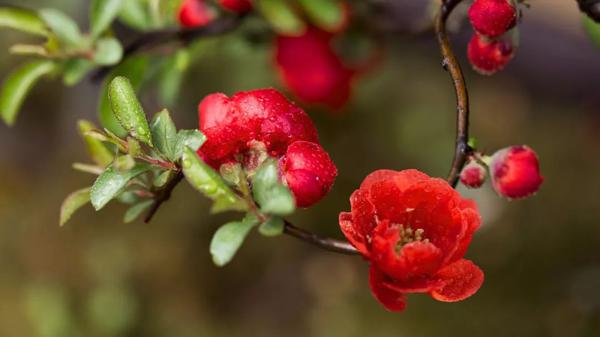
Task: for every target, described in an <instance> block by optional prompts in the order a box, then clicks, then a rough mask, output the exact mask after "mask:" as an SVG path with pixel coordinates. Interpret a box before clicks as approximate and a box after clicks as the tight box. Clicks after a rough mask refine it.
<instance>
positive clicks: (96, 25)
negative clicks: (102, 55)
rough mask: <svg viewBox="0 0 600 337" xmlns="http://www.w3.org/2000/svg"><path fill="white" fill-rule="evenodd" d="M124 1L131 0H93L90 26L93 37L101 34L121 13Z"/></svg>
mask: <svg viewBox="0 0 600 337" xmlns="http://www.w3.org/2000/svg"><path fill="white" fill-rule="evenodd" d="M123 2H132V1H131V0H125V1H123V0H92V4H91V6H90V26H91V34H92V36H93V37H97V36H100V34H102V32H104V31H105V30H106V29H107V28H108V27H110V24H111V23H112V22H113V21H114V19H115V18H116V17H117V15H119V11H120V10H121V7H122V5H123Z"/></svg>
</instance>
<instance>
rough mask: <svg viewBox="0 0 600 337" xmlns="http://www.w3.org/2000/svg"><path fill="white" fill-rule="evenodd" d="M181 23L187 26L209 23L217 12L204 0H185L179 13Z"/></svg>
mask: <svg viewBox="0 0 600 337" xmlns="http://www.w3.org/2000/svg"><path fill="white" fill-rule="evenodd" d="M177 18H178V20H179V24H180V25H181V26H182V27H185V28H197V27H202V26H205V25H207V24H209V23H210V22H211V21H212V20H213V19H214V18H215V13H214V12H213V10H212V9H211V8H210V7H209V6H208V5H207V4H206V2H205V1H204V0H185V1H184V2H183V3H182V4H181V7H179V12H178V14H177Z"/></svg>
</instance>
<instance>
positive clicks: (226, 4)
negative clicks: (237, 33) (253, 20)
mask: <svg viewBox="0 0 600 337" xmlns="http://www.w3.org/2000/svg"><path fill="white" fill-rule="evenodd" d="M219 5H221V7H223V8H224V9H226V10H229V11H232V12H235V13H244V12H248V11H249V10H251V9H252V1H251V0H219Z"/></svg>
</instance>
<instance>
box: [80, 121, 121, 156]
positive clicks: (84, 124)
mask: <svg viewBox="0 0 600 337" xmlns="http://www.w3.org/2000/svg"><path fill="white" fill-rule="evenodd" d="M78 125H79V133H80V134H81V136H82V137H83V139H84V141H85V143H86V148H87V151H88V153H89V155H90V156H91V157H92V160H93V161H94V162H95V163H96V164H98V165H99V166H102V167H106V166H108V164H110V163H111V162H112V161H113V159H114V155H113V152H112V151H110V150H109V149H108V148H107V147H106V146H105V145H104V144H103V143H102V141H100V140H98V139H96V138H94V137H93V136H91V135H89V132H91V131H92V130H94V129H95V126H94V124H92V123H91V122H89V121H86V120H80V121H79V123H78Z"/></svg>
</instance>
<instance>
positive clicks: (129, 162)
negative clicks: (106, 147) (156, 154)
mask: <svg viewBox="0 0 600 337" xmlns="http://www.w3.org/2000/svg"><path fill="white" fill-rule="evenodd" d="M134 166H135V159H133V157H132V156H130V155H128V154H126V155H124V156H119V157H117V158H115V161H114V162H113V167H114V168H115V170H117V171H119V172H126V171H129V170H131V169H132V168H133V167H134Z"/></svg>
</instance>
